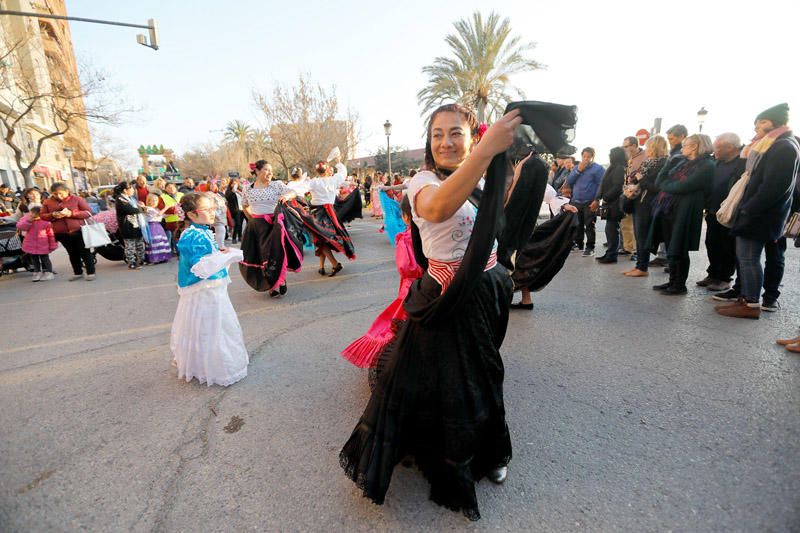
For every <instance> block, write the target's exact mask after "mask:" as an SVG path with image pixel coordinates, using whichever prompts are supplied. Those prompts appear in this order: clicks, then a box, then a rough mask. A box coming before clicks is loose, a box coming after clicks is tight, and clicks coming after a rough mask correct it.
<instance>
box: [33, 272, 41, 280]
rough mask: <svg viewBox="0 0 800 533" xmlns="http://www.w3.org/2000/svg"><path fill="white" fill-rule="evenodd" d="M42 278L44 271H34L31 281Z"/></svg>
mask: <svg viewBox="0 0 800 533" xmlns="http://www.w3.org/2000/svg"><path fill="white" fill-rule="evenodd" d="M40 279H42V273H41V272H34V273H33V279H32V280H31V281H39V280H40Z"/></svg>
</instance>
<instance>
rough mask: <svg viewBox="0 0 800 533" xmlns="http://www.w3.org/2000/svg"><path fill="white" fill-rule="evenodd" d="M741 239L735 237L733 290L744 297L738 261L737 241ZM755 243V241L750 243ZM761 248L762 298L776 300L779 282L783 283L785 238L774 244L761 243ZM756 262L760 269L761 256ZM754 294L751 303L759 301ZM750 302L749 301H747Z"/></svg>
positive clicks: (778, 294)
mask: <svg viewBox="0 0 800 533" xmlns="http://www.w3.org/2000/svg"><path fill="white" fill-rule="evenodd" d="M740 238H741V237H736V257H737V263H738V264H737V265H736V282H735V283H734V284H733V290H734V291H736V292H737V293H739V294H741V295H742V296H745V298H746V295H745V292H744V290H743V288H742V287H743V285H744V281H743V279H744V274H743V273H742V266H741V263H740V261H741V260H740V259H739V239H740ZM748 240H749V239H748ZM750 242H756V243H757V241H750ZM761 247H762V248H763V249H764V256H765V262H764V268H763V270H762V271H763V274H762V276H761V279H762V281H763V288H764V298H768V299H772V300H777V299H778V298H779V297H780V295H781V291H780V286H781V282H782V281H783V271H784V265H785V258H784V254H785V253H786V238H785V237H781V238H780V239H778V240H777V241H775V242H766V243H761ZM756 261H757V262H758V267H759V268H760V267H761V254H758V256H756ZM759 291H760V289H759V290H757V291H756V292H755V294H756V297H755V299H754V300H753V303H755V302H757V301H759V299H758V292H759ZM748 301H750V300H748Z"/></svg>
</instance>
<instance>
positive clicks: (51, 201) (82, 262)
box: [41, 181, 94, 281]
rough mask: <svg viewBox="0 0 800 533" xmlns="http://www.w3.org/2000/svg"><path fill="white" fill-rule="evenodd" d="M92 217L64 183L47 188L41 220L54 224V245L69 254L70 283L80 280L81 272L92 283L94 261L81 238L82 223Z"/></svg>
mask: <svg viewBox="0 0 800 533" xmlns="http://www.w3.org/2000/svg"><path fill="white" fill-rule="evenodd" d="M91 216H92V212H91V210H90V209H89V205H88V204H87V203H86V200H84V199H83V198H81V197H79V196H75V195H74V194H72V193H71V192H70V190H69V189H68V188H67V186H66V185H65V184H64V183H62V182H60V181H59V182H56V183H54V184H53V185H51V186H50V197H49V198H48V199H47V200H45V201H44V202H43V203H42V210H41V217H42V220H47V221H49V222H51V223H52V224H53V233H55V235H56V241H58V242H60V243H61V245H62V246H63V247H64V248H65V249H66V250H67V254H69V263H70V265H72V277H71V278H70V279H69V281H75V280H77V279H81V278H82V277H83V269H84V268H85V269H86V280H87V281H92V280H94V257H92V253H91V251H90V250H89V249H88V248H87V247H86V245H85V244H84V242H83V235H81V226H82V225H83V224H84V220H85V219H87V218H89V217H91Z"/></svg>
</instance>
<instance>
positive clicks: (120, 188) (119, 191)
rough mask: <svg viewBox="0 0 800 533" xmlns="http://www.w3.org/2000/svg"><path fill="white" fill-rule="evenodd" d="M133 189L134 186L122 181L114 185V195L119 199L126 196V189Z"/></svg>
mask: <svg viewBox="0 0 800 533" xmlns="http://www.w3.org/2000/svg"><path fill="white" fill-rule="evenodd" d="M129 187H133V185H132V184H130V183H128V182H127V181H120V182H119V183H117V184H116V185H114V192H113V193H112V194H113V196H114V198H119V197H120V196H122V195H123V194H125V189H127V188H129Z"/></svg>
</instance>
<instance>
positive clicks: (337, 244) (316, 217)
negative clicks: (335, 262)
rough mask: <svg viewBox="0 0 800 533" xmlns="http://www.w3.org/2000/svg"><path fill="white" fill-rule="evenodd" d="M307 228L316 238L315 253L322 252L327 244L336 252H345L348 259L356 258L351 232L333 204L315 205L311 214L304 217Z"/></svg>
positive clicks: (314, 238)
mask: <svg viewBox="0 0 800 533" xmlns="http://www.w3.org/2000/svg"><path fill="white" fill-rule="evenodd" d="M303 222H304V223H305V225H306V229H307V230H308V232H309V233H310V234H311V237H312V238H313V240H314V254H315V255H317V256H319V255H320V254H321V250H320V248H321V247H323V246H327V247H329V248H330V249H332V250H334V251H336V252H344V254H345V255H346V256H347V258H348V259H355V258H356V251H355V248H354V247H353V241H352V240H351V239H350V233H348V231H347V230H346V229H345V227H344V226H343V225H342V224H341V223H340V222H339V219H338V217H337V216H336V211H334V209H333V206H332V205H331V204H325V205H315V206H313V207H312V208H311V214H310V215H306V216H304V217H303Z"/></svg>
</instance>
